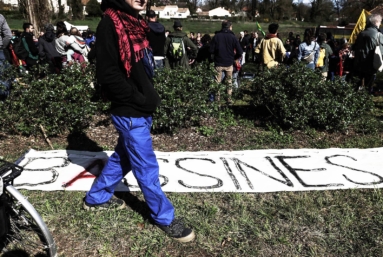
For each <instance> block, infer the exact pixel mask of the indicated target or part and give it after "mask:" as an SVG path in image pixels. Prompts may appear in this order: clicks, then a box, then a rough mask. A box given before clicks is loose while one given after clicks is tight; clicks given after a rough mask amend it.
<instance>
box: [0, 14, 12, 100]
mask: <svg viewBox="0 0 383 257" xmlns="http://www.w3.org/2000/svg"><path fill="white" fill-rule="evenodd" d="M11 38H12V32H11V29H10V28H9V26H8V23H7V21H6V20H5V18H4V16H3V15H1V14H0V101H2V100H4V99H5V98H6V97H7V96H8V95H9V91H10V89H11V81H9V80H5V79H4V75H3V72H4V71H5V70H6V69H7V67H9V66H10V65H9V62H8V61H7V59H6V55H5V51H6V49H7V47H8V45H9V43H10V42H11Z"/></svg>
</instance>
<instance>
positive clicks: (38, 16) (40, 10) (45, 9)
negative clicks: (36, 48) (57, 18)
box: [19, 0, 52, 36]
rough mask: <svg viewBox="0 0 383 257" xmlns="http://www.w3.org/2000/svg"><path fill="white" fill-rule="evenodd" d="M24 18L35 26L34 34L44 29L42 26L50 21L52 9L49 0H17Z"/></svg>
mask: <svg viewBox="0 0 383 257" xmlns="http://www.w3.org/2000/svg"><path fill="white" fill-rule="evenodd" d="M19 7H20V10H21V11H22V12H23V15H24V18H25V19H26V20H27V21H28V22H30V23H32V24H33V26H34V27H35V31H34V33H35V35H36V36H37V34H38V33H39V32H40V31H44V26H45V24H47V23H50V22H51V16H52V9H51V5H50V3H49V0H19Z"/></svg>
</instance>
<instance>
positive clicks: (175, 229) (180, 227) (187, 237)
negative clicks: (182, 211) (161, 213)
mask: <svg viewBox="0 0 383 257" xmlns="http://www.w3.org/2000/svg"><path fill="white" fill-rule="evenodd" d="M157 226H158V227H159V228H160V229H162V230H163V231H165V233H166V234H167V235H168V236H170V237H172V238H174V239H175V240H177V241H179V242H182V243H187V242H190V241H193V240H194V238H195V234H194V231H193V230H192V229H190V228H186V227H185V225H184V223H183V221H182V219H177V218H175V219H174V220H173V221H172V223H171V224H170V225H169V226H163V225H157Z"/></svg>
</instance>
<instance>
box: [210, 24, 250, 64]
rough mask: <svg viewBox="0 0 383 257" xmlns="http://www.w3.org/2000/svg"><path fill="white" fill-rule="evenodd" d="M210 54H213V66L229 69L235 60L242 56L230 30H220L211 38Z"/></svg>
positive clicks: (236, 40)
mask: <svg viewBox="0 0 383 257" xmlns="http://www.w3.org/2000/svg"><path fill="white" fill-rule="evenodd" d="M234 50H235V51H236V53H235V54H234ZM210 53H212V54H214V65H215V66H221V67H229V66H231V65H233V62H234V60H235V59H238V58H239V57H241V56H242V53H243V51H242V48H241V46H240V45H239V41H238V39H237V38H236V37H235V35H234V33H233V32H232V31H231V30H230V29H222V30H221V31H218V32H217V33H216V35H215V36H214V37H213V39H212V41H211V43H210Z"/></svg>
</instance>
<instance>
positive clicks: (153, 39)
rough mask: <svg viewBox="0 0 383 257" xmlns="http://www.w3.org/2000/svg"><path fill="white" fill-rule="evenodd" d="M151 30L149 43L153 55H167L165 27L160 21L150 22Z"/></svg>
mask: <svg viewBox="0 0 383 257" xmlns="http://www.w3.org/2000/svg"><path fill="white" fill-rule="evenodd" d="M149 27H150V32H149V33H148V40H149V45H150V47H151V48H152V50H153V56H165V53H164V47H165V41H166V36H165V27H164V25H162V24H161V23H159V22H149Z"/></svg>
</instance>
